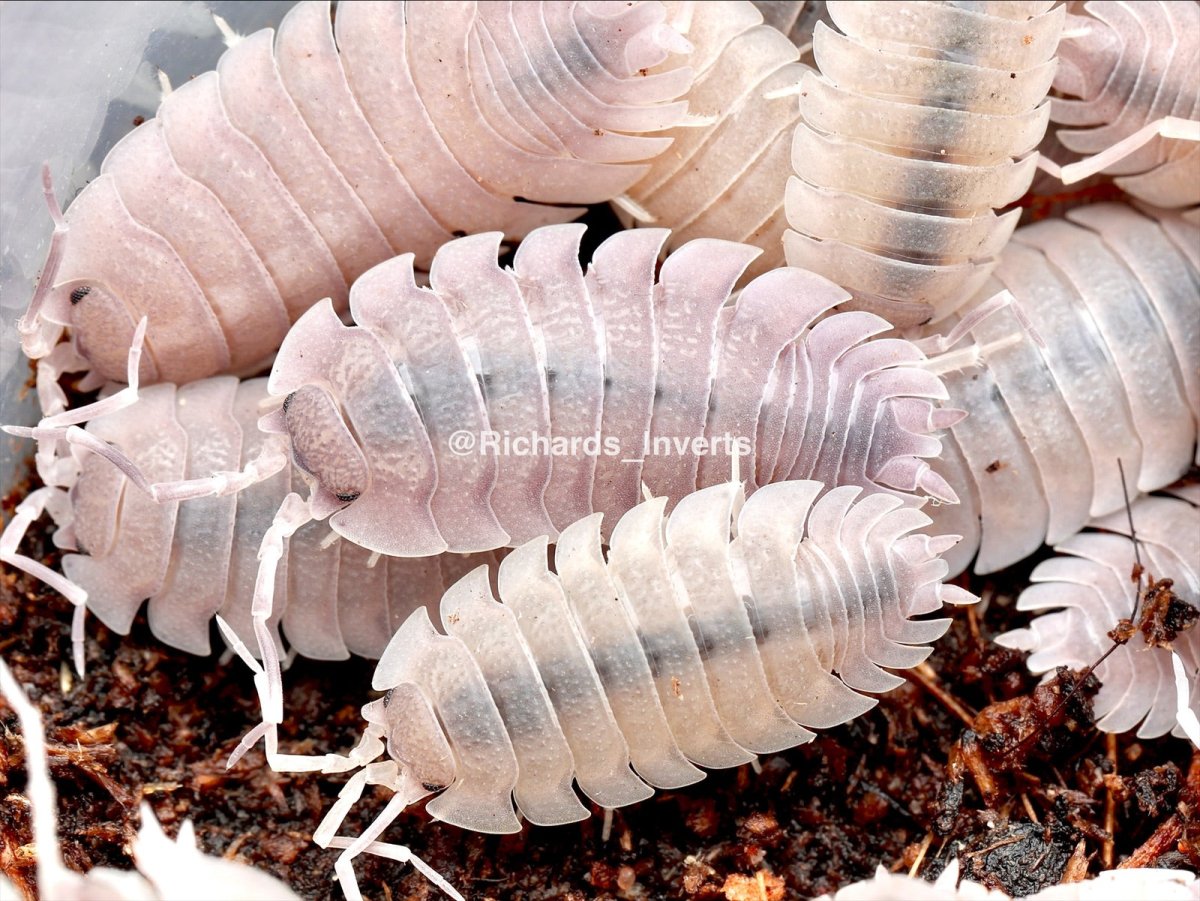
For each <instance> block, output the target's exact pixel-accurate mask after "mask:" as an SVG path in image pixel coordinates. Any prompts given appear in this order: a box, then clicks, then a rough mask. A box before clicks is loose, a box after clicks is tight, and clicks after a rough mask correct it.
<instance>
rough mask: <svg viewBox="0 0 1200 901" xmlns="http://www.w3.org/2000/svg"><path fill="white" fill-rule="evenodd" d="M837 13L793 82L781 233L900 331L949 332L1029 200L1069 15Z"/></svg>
mask: <svg viewBox="0 0 1200 901" xmlns="http://www.w3.org/2000/svg"><path fill="white" fill-rule="evenodd" d="M1052 5H1053V2H1052V0H1034V2H994V3H982V4H969V5H968V4H958V3H948V4H934V3H890V2H889V3H862V2H853V3H851V2H840V0H830V2H829V3H828V4H827V8H828V10H829V14H830V16H831V17H832V18H833V21H834V23H835V24H836V25H837V26H838V28H840V29H841V32H842V33H839V32H838V31H835V30H833V29H831V28H829V27H827V26H825V25H824V24H823V23H818V24H817V27H816V32H815V34H814V36H813V53H814V55H815V57H816V62H817V66H818V67H819V69H820V74H817V73H811V72H810V73H808V74H806V75H805V77H804V80H803V82H802V85H801V89H802V94H801V99H800V110H801V112H802V114H803V121H802V122H801V123H800V124H799V125H798V126H797V127H796V131H795V142H794V144H793V147H792V155H793V162H794V165H795V168H796V174H797V176H798V177H797V178H792V179H791V180H790V181H789V182H788V185H787V203H786V206H787V218H788V222H789V224H790V225H791V228H792V230H790V231H788V233H787V234H786V235H785V236H784V244H785V247H786V249H787V259H788V262H789V263H790V264H792V265H793V266H802V267H804V268H806V269H812V270H813V271H815V272H820V273H821V274H822V275H824V276H826V277H827V278H830V279H832V280H833V281H835V282H837V283H838V284H840V285H842V286H843V287H845V288H846V289H847V290H848V291H850V292H851V293H852V294H853V295H854V298H855V304H856V305H857V306H858V307H860V308H863V309H868V310H871V311H873V312H876V313H879V314H880V315H882V316H884V317H885V318H887V319H888V320H889V321H891V322H892V323H893V324H894V325H897V326H901V327H903V326H911V325H918V324H920V323H923V322H928V321H935V322H936V321H938V320H942V319H944V318H945V317H947V316H948V315H950V314H951V313H952V312H953V311H954V310H955V309H956V307H958V306H959V305H961V304H962V303H964V302H965V301H966V300H968V299H970V298H971V297H972V296H973V295H974V293H975V291H976V290H977V289H978V288H979V287H980V286H981V285H982V284H983V283H984V281H985V280H986V279H987V277H988V275H989V273H990V272H991V270H992V268H993V267H994V266H995V262H996V258H997V256H998V254H999V253H1000V251H1001V250H1002V249H1003V247H1004V245H1005V243H1006V242H1007V240H1008V238H1009V236H1010V234H1011V233H1012V230H1013V228H1014V227H1015V226H1016V221H1017V218H1018V217H1019V215H1020V213H1019V211H1017V210H1013V211H1011V212H1009V213H1006V214H1004V215H1002V216H999V217H998V216H996V215H995V213H993V212H992V210H993V209H994V208H999V207H1002V206H1005V205H1007V204H1009V203H1012V202H1013V201H1015V200H1017V199H1018V198H1019V197H1020V196H1021V195H1022V194H1024V193H1025V190H1026V189H1027V188H1028V187H1029V184H1030V181H1031V180H1032V179H1033V174H1034V170H1035V168H1036V164H1037V153H1036V148H1037V146H1038V144H1039V142H1040V141H1041V139H1042V136H1043V135H1044V134H1045V131H1046V124H1047V122H1048V118H1049V115H1050V105H1049V103H1048V102H1046V93H1047V91H1048V90H1049V87H1050V82H1051V79H1052V77H1053V75H1054V65H1055V64H1054V60H1053V57H1054V52H1055V48H1056V47H1057V45H1058V39H1059V33H1060V31H1061V30H1062V23H1063V18H1064V13H1065V10H1064V8H1063V7H1061V6H1060V7H1058V8H1056V9H1050V7H1051V6H1052Z"/></svg>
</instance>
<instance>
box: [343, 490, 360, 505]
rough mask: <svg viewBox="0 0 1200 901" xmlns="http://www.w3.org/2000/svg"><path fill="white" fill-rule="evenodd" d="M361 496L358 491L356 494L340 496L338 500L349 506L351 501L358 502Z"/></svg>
mask: <svg viewBox="0 0 1200 901" xmlns="http://www.w3.org/2000/svg"><path fill="white" fill-rule="evenodd" d="M359 494H360V493H359V492H357V491H356V492H355V493H354V494H339V495H337V499H338V500H339V501H345V502H346V503H347V504H348V503H350V502H351V501H356V500H358V498H359Z"/></svg>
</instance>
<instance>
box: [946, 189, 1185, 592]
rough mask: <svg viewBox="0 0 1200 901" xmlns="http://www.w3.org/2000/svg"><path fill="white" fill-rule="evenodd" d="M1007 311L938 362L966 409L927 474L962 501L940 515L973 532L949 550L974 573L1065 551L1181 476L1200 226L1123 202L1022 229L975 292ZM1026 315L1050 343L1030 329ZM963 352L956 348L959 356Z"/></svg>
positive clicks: (956, 568) (955, 401)
mask: <svg viewBox="0 0 1200 901" xmlns="http://www.w3.org/2000/svg"><path fill="white" fill-rule="evenodd" d="M1001 288H1004V289H1007V290H1008V291H1010V292H1011V294H1012V296H1013V298H1014V304H1013V306H1012V307H1011V308H1009V309H1005V310H1001V311H1000V312H999V313H996V314H994V315H993V316H991V317H989V318H987V319H986V320H984V321H983V322H981V323H978V324H977V325H976V326H975V328H974V329H973V330H972V332H971V333H972V334H973V336H974V343H973V344H971V345H969V346H967V347H966V348H964V349H963V350H961V351H951V353H950V355H949V357H948V358H946V360H945V361H944V362H945V364H946V366H947V368H952V367H953V366H954V365H957V364H966V365H965V368H962V369H960V370H959V371H954V372H945V373H943V377H944V378H945V380H946V383H947V387H948V389H949V391H950V396H951V404H952V405H953V406H955V407H959V408H961V409H963V410H966V411H967V412H968V414H969V415H968V416H967V417H966V418H965V419H963V420H962V421H961V422H959V423H956V424H955V425H954V426H953V428H952V429H951V436H952V437H950V438H948V439H947V440H946V441H944V442H943V454H942V457H941V459H940V460H939V461H937V462H936V463H935V464H934V465H935V467H936V468H937V469H938V471H939V472H941V473H942V474H943V475H944V476H945V478H946V480H947V481H948V482H949V484H950V485H951V486H953V488H954V490H955V491H956V492H957V493H958V495H959V497H960V498H961V500H962V503H961V504H960V505H958V506H957V507H949V506H947V507H940V508H938V509H937V510H936V511H934V512H933V515H934V517H935V519H936V520H937V522H938V525H939V527H940V528H944V529H950V530H952V531H954V532H955V533H956V534H961V535H964V536H965V538H964V540H963V542H962V544H961V545H960V546H959V547H957V548H955V549H954V550H953V551H952V552H950V554H949V555H948V557H947V559H948V560H949V562H950V569H951V571H952V572H960V571H961V570H962V569H964V568H965V567H966V566H967V564H968V563H969V562H970V561H971V558H972V556H974V555H975V552H976V550H978V558H977V559H976V561H975V570H976V571H977V572H992V571H994V570H997V569H1001V568H1003V567H1005V566H1008V565H1009V564H1011V563H1015V562H1016V561H1017V560H1020V559H1022V558H1024V557H1026V556H1028V555H1029V554H1031V553H1033V552H1034V551H1035V550H1037V548H1038V547H1040V546H1041V545H1042V543H1043V542H1049V543H1050V544H1057V543H1059V542H1061V541H1063V540H1064V539H1066V538H1067V537H1068V536H1070V535H1072V534H1074V533H1075V532H1077V531H1078V530H1079V529H1080V528H1082V527H1083V525H1084V524H1085V523H1086V522H1087V521H1088V519H1089V518H1090V517H1093V516H1101V515H1105V514H1108V513H1112V512H1113V511H1116V510H1120V509H1122V508H1123V507H1124V503H1125V499H1124V495H1123V493H1122V490H1121V485H1122V483H1121V475H1120V473H1119V472H1118V460H1119V461H1121V463H1122V464H1123V466H1124V469H1125V473H1126V475H1127V476H1128V485H1129V491H1130V492H1137V491H1142V492H1147V491H1153V490H1155V489H1158V488H1162V487H1164V486H1165V485H1168V484H1170V483H1171V482H1174V481H1175V480H1176V479H1178V478H1180V477H1181V476H1182V475H1183V474H1184V472H1186V471H1187V469H1188V466H1189V465H1190V464H1191V462H1192V461H1193V460H1195V459H1196V436H1197V427H1198V423H1200V230H1198V229H1197V228H1196V226H1194V225H1191V224H1189V223H1187V222H1185V221H1183V220H1182V219H1180V218H1179V217H1178V216H1165V217H1163V218H1161V219H1157V220H1156V219H1153V218H1150V217H1147V216H1144V215H1142V214H1140V213H1138V212H1135V211H1134V210H1133V209H1132V208H1130V207H1128V206H1126V205H1122V204H1093V205H1089V206H1082V207H1078V208H1076V209H1073V210H1071V211H1070V212H1069V213H1068V214H1067V219H1065V220H1063V219H1054V220H1047V221H1044V222H1038V223H1035V224H1033V225H1029V226H1026V227H1024V228H1021V229H1019V230H1018V231H1017V232H1016V235H1015V238H1014V240H1013V242H1012V243H1011V244H1010V245H1009V246H1008V247H1007V248H1006V249H1005V251H1004V252H1003V253H1002V254H1001V257H1000V262H999V265H998V266H997V268H996V271H995V274H994V279H993V281H992V282H990V283H989V284H988V285H986V286H985V287H984V289H983V290H982V291H981V292H980V295H979V298H977V299H982V298H985V297H988V296H990V295H991V294H993V293H994V292H995V291H996V290H999V289H1001ZM1018 315H1020V316H1023V317H1025V319H1026V320H1027V321H1028V322H1029V323H1031V324H1032V329H1033V331H1034V332H1036V334H1037V335H1038V336H1040V339H1041V343H1039V342H1038V341H1037V340H1034V339H1033V338H1031V337H1030V336H1028V335H1026V334H1025V329H1024V328H1023V326H1022V324H1021V322H1020V321H1019V319H1018ZM955 355H958V356H957V357H956V356H955Z"/></svg>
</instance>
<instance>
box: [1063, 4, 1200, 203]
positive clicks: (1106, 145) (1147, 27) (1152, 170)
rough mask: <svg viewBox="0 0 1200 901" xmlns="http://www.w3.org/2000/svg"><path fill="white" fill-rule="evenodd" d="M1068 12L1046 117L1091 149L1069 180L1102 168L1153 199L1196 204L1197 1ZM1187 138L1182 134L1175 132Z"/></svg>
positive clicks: (1070, 140) (1069, 140)
mask: <svg viewBox="0 0 1200 901" xmlns="http://www.w3.org/2000/svg"><path fill="white" fill-rule="evenodd" d="M1083 9H1084V10H1086V11H1087V13H1088V15H1086V16H1074V15H1072V16H1068V17H1067V24H1066V29H1065V31H1064V37H1063V41H1062V45H1061V48H1060V54H1059V56H1060V59H1059V68H1058V72H1057V74H1056V75H1055V77H1054V87H1055V88H1056V89H1057V90H1058V91H1059V92H1061V93H1062V94H1066V95H1067V96H1066V97H1055V98H1054V99H1053V100H1052V101H1051V106H1050V118H1051V120H1052V121H1053V122H1055V123H1057V124H1060V125H1064V126H1067V127H1065V128H1060V129H1058V140H1059V141H1061V142H1062V144H1063V145H1064V146H1066V147H1067V148H1068V149H1070V150H1072V151H1075V152H1076V153H1081V154H1087V155H1089V156H1093V159H1090V160H1088V161H1086V163H1083V164H1079V163H1076V164H1071V165H1068V166H1065V167H1063V174H1064V176H1066V175H1069V176H1070V177H1069V178H1068V180H1069V181H1074V180H1076V179H1078V178H1082V177H1083V176H1084V175H1085V174H1088V173H1090V172H1093V171H1096V170H1098V169H1101V168H1103V171H1105V172H1107V173H1110V174H1112V175H1116V176H1118V178H1117V179H1116V183H1117V184H1118V185H1119V186H1120V187H1121V188H1122V190H1124V191H1126V192H1127V193H1129V194H1131V195H1132V196H1134V197H1137V198H1138V199H1140V200H1144V201H1146V202H1147V203H1150V204H1152V205H1154V206H1157V207H1163V208H1167V209H1178V208H1180V207H1188V206H1194V205H1196V204H1200V121H1197V120H1200V81H1198V80H1197V78H1196V71H1197V69H1198V68H1200V4H1197V3H1196V2H1194V0H1170V2H1159V0H1148V2H1137V3H1129V2H1101V0H1091V2H1088V3H1085V4H1084V5H1083ZM1185 137H1186V138H1188V139H1187V140H1181V138H1185Z"/></svg>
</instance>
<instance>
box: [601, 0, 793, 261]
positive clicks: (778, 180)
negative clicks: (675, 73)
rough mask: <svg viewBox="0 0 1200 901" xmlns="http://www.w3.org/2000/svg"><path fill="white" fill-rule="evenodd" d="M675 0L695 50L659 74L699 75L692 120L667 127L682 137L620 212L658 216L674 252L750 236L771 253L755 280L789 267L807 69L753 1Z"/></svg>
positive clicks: (671, 5) (674, 14) (672, 17)
mask: <svg viewBox="0 0 1200 901" xmlns="http://www.w3.org/2000/svg"><path fill="white" fill-rule="evenodd" d="M789 5H790V6H802V5H803V4H789ZM667 6H668V9H669V21H670V22H671V24H673V25H675V27H676V28H678V29H679V30H680V31H683V32H685V33H686V34H687V38H688V40H689V41H690V42H691V43H692V45H693V47H694V48H695V49H694V50H693V52H692V53H691V54H690V55H689V56H687V57H679V58H671V59H669V60H668V61H667V62H665V63H663V64H662V65H661V66H660V67H659V68H658V69H654V70H652V71H654V72H662V73H663V74H666V73H668V72H670V71H671V70H672V69H674V68H676V67H678V66H682V65H686V66H688V67H689V68H691V69H692V70H693V71H694V72H695V73H696V80H695V83H694V84H693V85H692V88H691V90H690V91H689V92H688V112H689V114H690V116H691V121H690V122H689V123H688V124H687V126H686V127H677V128H674V129H671V130H670V131H668V132H666V134H667V135H669V136H670V137H671V138H673V139H674V143H673V144H672V145H671V147H670V148H669V149H668V150H667V151H666V152H665V153H663V154H661V155H660V156H658V157H657V158H656V159H655V160H654V161H653V162H652V164H651V166H650V171H649V172H648V173H646V175H645V176H643V177H642V179H641V181H639V182H638V183H637V184H636V185H634V186H633V187H632V188H630V189H629V191H628V192H626V194H625V196H624V197H622V198H621V199H620V200H618V201H617V202H616V206H617V209H618V212H620V213H621V214H622V216H623V218H625V220H626V222H627V223H628V222H631V221H633V220H634V219H635V218H637V217H641V218H643V219H646V218H649V219H650V220H651V221H652V222H653V223H654V224H656V225H659V226H663V227H665V228H669V229H671V230H672V236H671V239H670V243H669V245H668V246H669V247H670V248H672V249H673V248H675V247H678V246H680V245H682V244H683V243H684V242H686V241H689V240H691V239H692V238H726V239H728V240H731V241H743V242H745V243H747V244H753V245H755V246H756V247H760V248H762V251H763V255H762V256H761V257H759V258H758V259H757V260H756V261H755V262H754V263H753V264H751V266H750V269H749V270H748V272H747V275H748V276H754V275H758V274H760V273H763V272H766V271H768V270H771V269H775V268H777V267H779V266H782V265H784V261H783V245H782V237H783V231H784V227H785V226H786V224H787V223H786V222H785V220H784V212H783V193H784V186H785V185H786V184H787V180H788V176H789V175H791V164H790V155H789V148H790V147H791V143H792V130H793V128H794V127H795V125H796V122H797V121H798V120H799V118H800V112H799V110H798V109H797V108H796V95H795V91H794V88H795V86H796V85H797V84H798V83H799V81H800V78H801V76H802V75H803V73H804V72H805V71H806V68H805V67H804V66H801V65H799V64H798V63H797V62H796V60H797V58H798V56H799V54H798V51H797V49H796V47H795V45H794V44H792V42H791V41H790V40H788V39H787V38H786V37H784V35H782V34H780V33H779V32H778V31H777V30H775V29H774V28H771V27H769V26H767V25H764V24H763V16H762V13H760V12H759V11H758V9H756V8H755V6H754V5H753V4H751V3H750V2H749V0H732V2H725V3H686V2H684V3H681V2H668V3H667ZM789 17H790V16H789ZM781 24H786V23H781ZM705 121H708V124H703V123H704V122H705ZM629 200H632V201H633V203H634V204H636V207H633V206H631V205H630V204H629V203H628V202H627V201H629ZM639 208H640V209H639ZM631 209H633V210H635V211H636V214H637V215H636V216H634V215H630V214H629V210H631Z"/></svg>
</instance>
